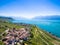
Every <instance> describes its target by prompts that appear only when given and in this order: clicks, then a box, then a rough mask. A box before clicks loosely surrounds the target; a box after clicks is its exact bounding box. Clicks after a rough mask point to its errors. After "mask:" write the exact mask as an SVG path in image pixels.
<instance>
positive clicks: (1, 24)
mask: <svg viewBox="0 0 60 45" xmlns="http://www.w3.org/2000/svg"><path fill="white" fill-rule="evenodd" d="M13 27H15V28H17V29H19V28H21V27H26V26H22V25H16V24H13V23H10V22H5V21H0V35H1V33H3V32H4V31H5V30H6V29H7V28H13ZM27 27H28V26H27ZM28 28H29V27H28ZM30 29H31V31H30V32H31V33H32V35H31V37H30V40H28V41H25V44H26V45H60V40H58V39H56V38H54V37H53V36H52V35H50V34H49V33H47V32H46V31H43V30H41V29H39V28H37V27H36V26H34V25H33V26H32V25H30ZM0 39H1V37H0ZM0 45H4V44H3V42H1V41H0Z"/></svg>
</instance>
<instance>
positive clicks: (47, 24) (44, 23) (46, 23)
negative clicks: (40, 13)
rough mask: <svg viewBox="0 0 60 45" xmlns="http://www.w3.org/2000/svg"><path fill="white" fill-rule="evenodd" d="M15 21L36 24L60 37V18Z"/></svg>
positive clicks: (16, 21)
mask: <svg viewBox="0 0 60 45" xmlns="http://www.w3.org/2000/svg"><path fill="white" fill-rule="evenodd" d="M13 22H14V23H27V24H35V25H37V26H38V27H39V28H41V29H43V30H45V31H47V32H50V33H51V34H53V35H55V36H57V37H60V20H15V21H13Z"/></svg>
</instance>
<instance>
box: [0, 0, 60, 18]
mask: <svg viewBox="0 0 60 45" xmlns="http://www.w3.org/2000/svg"><path fill="white" fill-rule="evenodd" d="M0 15H1V16H15V17H25V18H33V17H35V16H46V15H60V0H0Z"/></svg>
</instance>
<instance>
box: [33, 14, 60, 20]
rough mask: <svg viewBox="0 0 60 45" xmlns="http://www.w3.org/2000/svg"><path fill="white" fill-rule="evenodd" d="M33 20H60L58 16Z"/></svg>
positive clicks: (39, 17)
mask: <svg viewBox="0 0 60 45" xmlns="http://www.w3.org/2000/svg"><path fill="white" fill-rule="evenodd" d="M33 19H34V20H60V16H59V15H55V16H37V17H35V18H33Z"/></svg>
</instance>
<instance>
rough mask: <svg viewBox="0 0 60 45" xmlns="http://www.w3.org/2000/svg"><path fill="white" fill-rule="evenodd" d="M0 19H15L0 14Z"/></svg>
mask: <svg viewBox="0 0 60 45" xmlns="http://www.w3.org/2000/svg"><path fill="white" fill-rule="evenodd" d="M0 20H6V21H12V20H14V19H13V18H11V17H5V16H0Z"/></svg>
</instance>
